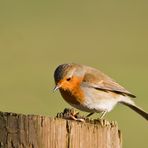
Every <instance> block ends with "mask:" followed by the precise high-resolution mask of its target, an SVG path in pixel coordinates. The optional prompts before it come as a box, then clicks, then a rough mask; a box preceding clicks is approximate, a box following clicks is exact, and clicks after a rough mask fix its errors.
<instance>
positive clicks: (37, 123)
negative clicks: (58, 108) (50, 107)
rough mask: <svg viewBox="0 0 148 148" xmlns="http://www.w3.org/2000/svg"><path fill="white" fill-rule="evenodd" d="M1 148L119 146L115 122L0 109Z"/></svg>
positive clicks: (119, 140)
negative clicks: (86, 120) (82, 120)
mask: <svg viewBox="0 0 148 148" xmlns="http://www.w3.org/2000/svg"><path fill="white" fill-rule="evenodd" d="M0 148H121V134H120V131H119V130H118V126H117V123H113V122H111V123H110V122H107V121H103V122H102V124H101V123H100V122H99V121H98V122H94V121H89V122H78V121H72V120H66V119H61V118H51V117H45V116H39V115H22V114H15V113H6V112H0Z"/></svg>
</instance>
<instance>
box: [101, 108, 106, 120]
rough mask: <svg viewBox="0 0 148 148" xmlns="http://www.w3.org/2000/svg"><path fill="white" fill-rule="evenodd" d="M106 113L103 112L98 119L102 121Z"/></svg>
mask: <svg viewBox="0 0 148 148" xmlns="http://www.w3.org/2000/svg"><path fill="white" fill-rule="evenodd" d="M106 113H107V111H106V110H105V111H103V112H102V113H101V116H100V119H103V117H104V116H105V114H106Z"/></svg>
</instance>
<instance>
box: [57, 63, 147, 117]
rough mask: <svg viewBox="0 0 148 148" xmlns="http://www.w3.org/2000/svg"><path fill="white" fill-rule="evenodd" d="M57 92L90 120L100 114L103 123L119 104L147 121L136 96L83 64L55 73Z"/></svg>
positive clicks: (72, 65) (61, 67) (67, 65)
mask: <svg viewBox="0 0 148 148" xmlns="http://www.w3.org/2000/svg"><path fill="white" fill-rule="evenodd" d="M54 79H55V84H56V86H55V88H54V91H55V90H57V89H59V90H60V93H61V95H62V97H63V98H64V99H65V101H66V102H68V103H69V104H70V105H71V106H73V107H75V108H77V109H79V110H81V111H85V112H89V114H88V115H87V117H89V116H91V115H92V114H94V113H101V116H100V119H102V118H103V117H104V116H105V114H106V113H108V112H110V111H111V110H112V109H113V108H114V107H115V105H116V104H117V103H121V104H124V105H126V106H128V107H130V108H131V109H132V110H134V111H136V112H137V113H138V114H140V115H141V116H142V117H144V118H145V119H146V120H148V113H147V112H145V111H144V110H142V109H141V108H140V107H138V106H136V105H135V103H134V101H133V100H132V98H135V97H136V96H135V95H133V94H132V93H130V92H129V91H127V90H126V89H125V88H124V87H122V86H121V85H119V84H118V83H116V82H115V81H114V80H113V79H111V78H110V77H109V76H107V75H106V74H104V73H103V72H101V71H99V70H97V69H95V68H92V67H89V66H86V65H80V64H74V63H72V64H62V65H59V66H58V67H57V68H56V70H55V72H54Z"/></svg>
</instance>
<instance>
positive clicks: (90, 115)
mask: <svg viewBox="0 0 148 148" xmlns="http://www.w3.org/2000/svg"><path fill="white" fill-rule="evenodd" d="M93 114H94V113H93V112H92V113H89V114H88V115H87V116H86V117H90V116H91V115H93Z"/></svg>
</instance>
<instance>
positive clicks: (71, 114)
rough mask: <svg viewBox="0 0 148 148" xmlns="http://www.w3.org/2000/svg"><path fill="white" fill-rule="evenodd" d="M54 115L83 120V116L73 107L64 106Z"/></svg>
mask: <svg viewBox="0 0 148 148" xmlns="http://www.w3.org/2000/svg"><path fill="white" fill-rule="evenodd" d="M56 117H58V118H64V119H69V120H75V121H80V122H84V121H85V120H84V118H83V117H81V116H80V115H79V112H78V111H76V110H75V109H74V108H71V109H69V108H65V109H64V111H63V112H62V113H58V114H57V116H56Z"/></svg>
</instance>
